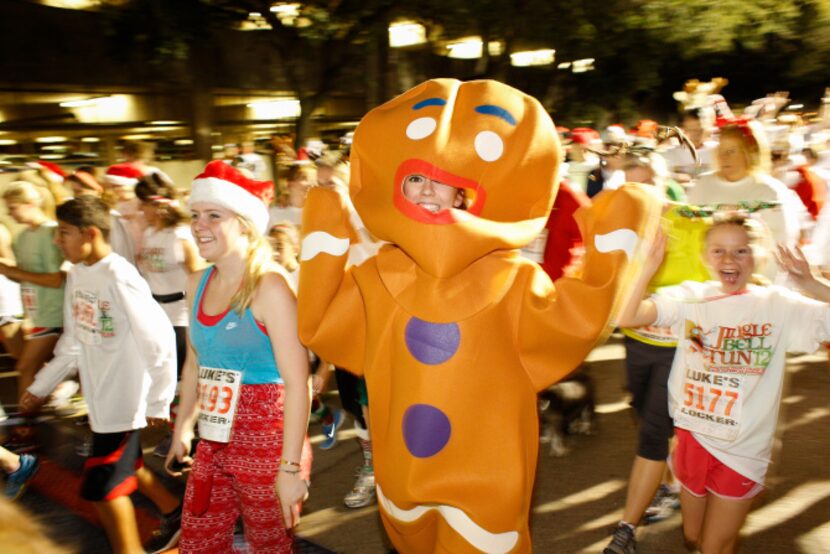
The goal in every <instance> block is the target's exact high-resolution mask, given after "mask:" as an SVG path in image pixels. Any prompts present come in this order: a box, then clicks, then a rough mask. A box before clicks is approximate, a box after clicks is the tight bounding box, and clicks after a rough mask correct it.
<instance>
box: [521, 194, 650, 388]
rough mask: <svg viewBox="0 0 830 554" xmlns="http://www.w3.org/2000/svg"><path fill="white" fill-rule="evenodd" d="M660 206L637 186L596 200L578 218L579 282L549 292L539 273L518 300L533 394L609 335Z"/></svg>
mask: <svg viewBox="0 0 830 554" xmlns="http://www.w3.org/2000/svg"><path fill="white" fill-rule="evenodd" d="M659 216H660V205H659V202H658V201H657V199H656V198H654V197H653V196H652V195H650V194H649V193H648V192H646V191H645V190H644V189H642V188H641V187H640V186H638V185H624V186H623V187H621V188H620V189H618V190H615V191H608V192H603V193H601V194H600V195H598V196H596V197H595V200H594V204H593V206H592V207H591V208H590V209H587V210H586V209H581V210H580V211H578V212H577V214H576V218H577V220H578V222H579V224H580V228H581V229H582V236H583V237H584V238H585V261H584V265H583V268H584V269H583V275H582V277H581V278H580V279H572V278H567V277H566V278H561V279H558V280H557V281H556V283H555V287H553V288H551V286H550V282H549V280H548V279H546V278H545V276H544V275H542V272H541V271H538V272H536V274H535V275H534V276H533V277H532V278H530V279H529V283H528V287H527V289H526V290H525V293H524V297H523V299H522V306H521V310H522V311H521V314H520V317H519V329H518V344H519V352H520V355H521V359H522V364H523V365H524V367H525V370H526V371H527V372H528V375H529V376H530V379H531V381H532V382H533V384H534V386H535V387H536V389H537V390H542V389H544V388H546V387H548V386H549V385H550V384H551V383H554V382H556V381H558V380H559V379H561V378H563V377H565V376H566V375H567V374H569V373H570V372H572V371H573V370H574V369H576V368H577V366H578V365H579V364H580V363H582V361H583V360H584V359H585V357H586V356H587V355H588V353H589V352H590V351H591V349H592V348H593V347H594V346H595V345H596V344H597V342H598V341H600V340H602V339H603V338H604V336H605V334H606V333H607V332H608V331H610V328H611V324H612V322H613V320H614V318H615V316H616V314H617V313H618V311H619V309H620V307H621V303H622V301H623V300H624V299H625V298H624V297H625V294H624V293H625V289H626V288H627V286H626V285H628V284H630V283H631V281H632V279H633V278H634V277H635V272H636V270H637V269H638V267H637V266H638V265H639V264H637V263H636V262H635V263H634V264H632V263H631V262H632V261H633V260H636V258H635V254H636V253H637V252H638V250H639V247H640V245H641V243H642V240H643V238H644V237H652V236H653V235H654V232H655V230H656V228H657V224H658V223H659Z"/></svg>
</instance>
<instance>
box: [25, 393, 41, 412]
mask: <svg viewBox="0 0 830 554" xmlns="http://www.w3.org/2000/svg"><path fill="white" fill-rule="evenodd" d="M45 401H46V398H41V397H40V396H35V395H34V394H32V393H30V392H29V391H23V395H22V396H21V397H20V401H19V404H20V410H21V411H23V412H34V411H36V410H37V409H38V408H40V407H41V406H42V405H43V403H44V402H45Z"/></svg>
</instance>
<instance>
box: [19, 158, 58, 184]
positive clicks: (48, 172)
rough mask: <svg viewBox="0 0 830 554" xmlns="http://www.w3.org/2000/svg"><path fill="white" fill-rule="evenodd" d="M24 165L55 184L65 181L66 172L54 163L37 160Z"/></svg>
mask: <svg viewBox="0 0 830 554" xmlns="http://www.w3.org/2000/svg"><path fill="white" fill-rule="evenodd" d="M26 165H27V166H28V167H31V168H32V169H36V170H38V171H40V172H41V174H42V175H43V176H44V177H46V178H47V179H49V180H50V181H53V182H55V183H63V180H64V179H66V172H65V171H64V170H63V169H61V166H59V165H58V164H56V163H52V162H47V161H45V160H38V161H36V162H28V163H27V164H26Z"/></svg>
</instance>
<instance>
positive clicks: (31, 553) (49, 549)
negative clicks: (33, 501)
mask: <svg viewBox="0 0 830 554" xmlns="http://www.w3.org/2000/svg"><path fill="white" fill-rule="evenodd" d="M0 544H2V545H3V552H4V554H70V553H71V552H73V551H74V550H71V549H70V547H69V546H59V545H57V544H55V543H54V542H53V541H52V540H51V539H50V538H49V537H48V536H47V534H46V531H45V529H44V527H43V525H42V524H41V523H40V522H39V521H37V520H36V519H35V517H34V516H33V515H32V514H30V513H28V512H27V511H25V510H24V509H23V508H21V507H19V506H17V505H16V504H15V503H14V502H11V501H9V500H8V499H6V498H3V497H0Z"/></svg>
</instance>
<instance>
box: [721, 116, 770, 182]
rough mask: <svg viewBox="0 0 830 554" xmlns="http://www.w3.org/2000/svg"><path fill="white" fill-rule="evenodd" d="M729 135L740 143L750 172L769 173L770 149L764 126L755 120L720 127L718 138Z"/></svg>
mask: <svg viewBox="0 0 830 554" xmlns="http://www.w3.org/2000/svg"><path fill="white" fill-rule="evenodd" d="M723 137H731V138H734V139H737V140H738V141H739V142H740V144H741V150H742V151H743V153H744V158H746V165H747V169H748V170H749V172H750V173H769V171H770V162H771V159H772V158H771V156H770V150H769V143H768V142H767V136H766V133H765V132H764V128H763V127H762V126H761V124H760V123H758V122H757V121H747V122H743V123H741V124H730V125H726V126H725V127H722V128H721V129H720V138H721V139H722V138H723Z"/></svg>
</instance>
